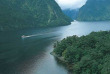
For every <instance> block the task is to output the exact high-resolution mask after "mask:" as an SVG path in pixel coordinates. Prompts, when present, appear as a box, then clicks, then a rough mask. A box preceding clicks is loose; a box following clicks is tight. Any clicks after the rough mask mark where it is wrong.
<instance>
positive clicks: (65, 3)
mask: <svg viewBox="0 0 110 74" xmlns="http://www.w3.org/2000/svg"><path fill="white" fill-rule="evenodd" d="M55 1H56V2H57V3H58V4H59V6H60V7H61V8H62V9H63V10H64V9H77V8H80V7H82V6H83V5H84V4H85V3H86V1H87V0H55Z"/></svg>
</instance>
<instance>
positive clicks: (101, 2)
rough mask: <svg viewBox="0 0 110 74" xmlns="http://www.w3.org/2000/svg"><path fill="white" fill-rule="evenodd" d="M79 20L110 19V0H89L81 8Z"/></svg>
mask: <svg viewBox="0 0 110 74" xmlns="http://www.w3.org/2000/svg"><path fill="white" fill-rule="evenodd" d="M77 20H79V21H106V20H110V0H88V1H87V3H86V4H85V5H84V6H83V7H82V8H80V10H79V13H78V17H77Z"/></svg>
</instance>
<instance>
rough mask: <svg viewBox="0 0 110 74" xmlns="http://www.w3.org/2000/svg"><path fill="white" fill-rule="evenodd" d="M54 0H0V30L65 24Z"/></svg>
mask: <svg viewBox="0 0 110 74" xmlns="http://www.w3.org/2000/svg"><path fill="white" fill-rule="evenodd" d="M69 23H70V19H69V18H68V17H66V16H65V15H64V14H63V13H62V11H61V9H60V7H59V6H58V5H57V3H56V2H55V1H54V0H0V30H15V29H23V28H30V27H44V26H58V25H67V24H69Z"/></svg>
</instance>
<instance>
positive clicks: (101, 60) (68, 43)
mask: <svg viewBox="0 0 110 74" xmlns="http://www.w3.org/2000/svg"><path fill="white" fill-rule="evenodd" d="M53 53H55V54H56V55H57V57H63V58H64V60H65V61H66V62H67V63H69V64H71V65H72V70H73V74H110V31H100V32H92V33H90V34H89V35H87V36H81V37H78V36H76V35H74V36H71V37H67V38H64V39H63V40H62V41H59V42H56V43H55V44H54V51H53Z"/></svg>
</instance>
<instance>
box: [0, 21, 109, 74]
mask: <svg viewBox="0 0 110 74" xmlns="http://www.w3.org/2000/svg"><path fill="white" fill-rule="evenodd" d="M109 30H110V22H109V21H106V22H78V21H76V22H72V23H71V25H68V26H61V27H55V28H39V29H38V28H34V29H25V30H20V31H9V32H0V74H70V72H69V71H68V69H67V68H65V66H64V65H62V64H61V62H59V61H58V60H56V59H55V58H54V57H53V56H52V55H51V54H50V52H52V50H53V44H54V42H56V41H59V40H61V39H63V38H65V37H68V36H72V35H78V36H82V35H87V34H89V33H91V32H92V31H109ZM22 35H26V36H28V37H27V38H21V36H22Z"/></svg>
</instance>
